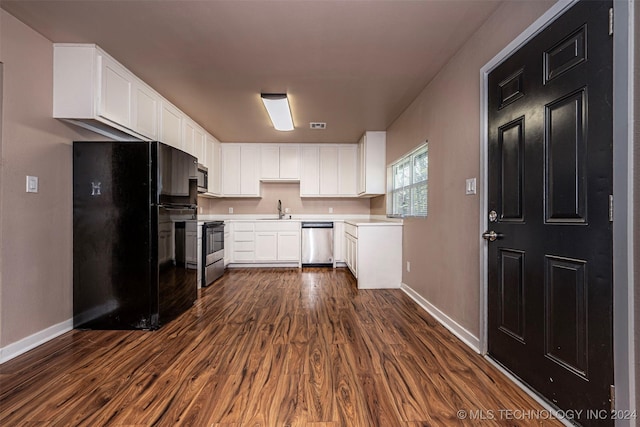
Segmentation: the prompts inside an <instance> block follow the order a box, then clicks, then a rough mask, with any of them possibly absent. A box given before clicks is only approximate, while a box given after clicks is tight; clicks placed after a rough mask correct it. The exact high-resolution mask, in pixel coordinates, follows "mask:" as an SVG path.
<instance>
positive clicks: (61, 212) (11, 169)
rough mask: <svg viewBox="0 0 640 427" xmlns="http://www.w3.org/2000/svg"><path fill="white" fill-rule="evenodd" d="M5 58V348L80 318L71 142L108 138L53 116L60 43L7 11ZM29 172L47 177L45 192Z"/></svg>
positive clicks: (0, 287) (0, 277)
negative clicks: (33, 188)
mask: <svg viewBox="0 0 640 427" xmlns="http://www.w3.org/2000/svg"><path fill="white" fill-rule="evenodd" d="M0 62H2V63H3V64H4V94H3V107H4V111H3V126H2V130H1V132H2V136H1V138H2V145H1V154H2V163H1V165H2V167H1V169H0V206H1V207H2V216H1V217H0V235H1V236H2V239H1V240H0V265H1V266H2V270H1V271H0V350H1V349H3V348H6V347H7V346H8V345H10V344H14V343H16V342H18V341H21V340H23V339H25V338H27V337H29V336H31V335H33V334H36V333H38V332H41V331H43V330H46V329H47V328H51V327H55V326H56V325H60V324H64V322H68V321H69V319H71V317H72V313H73V311H72V295H73V281H72V280H73V274H72V247H71V242H72V206H71V203H72V202H71V200H72V182H71V178H72V169H71V165H72V164H71V142H72V141H73V140H74V139H76V140H77V139H85V140H88V139H104V138H97V137H96V136H97V135H95V134H93V133H90V132H85V131H82V132H80V131H78V130H77V129H76V128H72V127H71V126H70V125H66V124H64V123H62V122H60V121H57V120H55V119H53V118H52V105H53V101H52V96H53V46H52V43H51V42H50V41H49V40H47V39H45V38H44V37H42V36H41V35H40V34H38V33H36V32H35V31H34V30H32V29H31V28H29V27H27V26H26V25H24V24H23V23H21V22H20V21H18V20H17V19H15V18H14V17H13V16H12V15H10V14H8V13H7V12H5V11H4V10H0ZM26 175H35V176H38V177H39V186H40V189H39V192H38V193H37V194H33V193H31V194H27V193H26V192H25V179H26V178H25V177H26ZM43 338H44V337H43Z"/></svg>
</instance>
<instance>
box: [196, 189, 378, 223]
mask: <svg viewBox="0 0 640 427" xmlns="http://www.w3.org/2000/svg"><path fill="white" fill-rule="evenodd" d="M261 186H262V187H261V194H262V198H260V199H246V198H236V199H226V198H225V199H206V198H203V197H200V198H198V206H202V207H203V213H204V214H228V213H229V208H230V207H231V208H233V213H234V214H257V215H275V214H277V213H278V208H277V205H278V200H282V209H283V210H284V209H285V208H290V210H291V214H292V215H294V216H295V215H308V214H329V208H330V207H331V208H333V213H334V214H358V215H360V214H364V215H369V199H355V198H353V199H352V198H332V199H327V198H312V199H309V198H306V197H305V198H300V184H297V183H295V184H294V183H286V184H285V183H265V182H263V183H262V184H261Z"/></svg>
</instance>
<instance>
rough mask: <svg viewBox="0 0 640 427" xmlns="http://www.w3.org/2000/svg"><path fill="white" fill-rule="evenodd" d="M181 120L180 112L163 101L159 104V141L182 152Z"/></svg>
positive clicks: (182, 118) (182, 117)
mask: <svg viewBox="0 0 640 427" xmlns="http://www.w3.org/2000/svg"><path fill="white" fill-rule="evenodd" d="M183 120H184V116H183V114H182V112H181V111H180V110H178V109H177V108H176V107H174V106H173V105H172V104H171V103H169V102H168V101H165V100H164V99H163V100H162V102H161V103H160V133H159V135H158V136H159V137H160V138H159V139H160V141H162V142H164V143H165V144H169V145H171V146H172V147H175V148H179V149H181V150H182V149H183V147H182V121H183Z"/></svg>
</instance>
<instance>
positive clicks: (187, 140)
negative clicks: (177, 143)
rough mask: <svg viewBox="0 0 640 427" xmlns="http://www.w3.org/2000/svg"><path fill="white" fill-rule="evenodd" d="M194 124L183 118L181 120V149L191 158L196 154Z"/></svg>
mask: <svg viewBox="0 0 640 427" xmlns="http://www.w3.org/2000/svg"><path fill="white" fill-rule="evenodd" d="M195 130H196V124H195V123H194V122H193V120H190V119H189V118H188V117H185V118H184V119H183V120H182V149H183V150H184V151H186V152H187V153H189V154H191V155H192V156H193V155H195V154H196V140H195V134H194V132H195Z"/></svg>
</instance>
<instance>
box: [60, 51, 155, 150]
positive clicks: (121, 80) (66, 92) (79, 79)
mask: <svg viewBox="0 0 640 427" xmlns="http://www.w3.org/2000/svg"><path fill="white" fill-rule="evenodd" d="M139 82H140V80H139V79H137V77H135V76H134V75H133V74H132V73H130V72H129V71H127V69H126V68H124V67H123V66H122V65H120V64H119V63H118V62H117V61H116V60H114V59H113V58H111V57H110V56H109V55H107V54H106V53H105V52H104V51H102V50H101V49H100V48H98V47H97V46H96V45H93V44H81V45H78V44H54V51H53V117H54V118H57V119H65V120H67V121H70V122H72V123H74V124H76V125H79V126H82V127H84V128H86V129H89V130H92V131H94V132H98V133H100V134H101V135H104V136H107V137H109V138H113V139H115V140H118V141H125V140H132V139H147V137H146V136H145V135H144V134H141V133H140V132H139V131H138V130H136V129H134V126H133V120H132V115H133V114H132V112H133V103H134V96H133V90H134V89H133V86H134V85H135V84H137V83H139Z"/></svg>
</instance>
